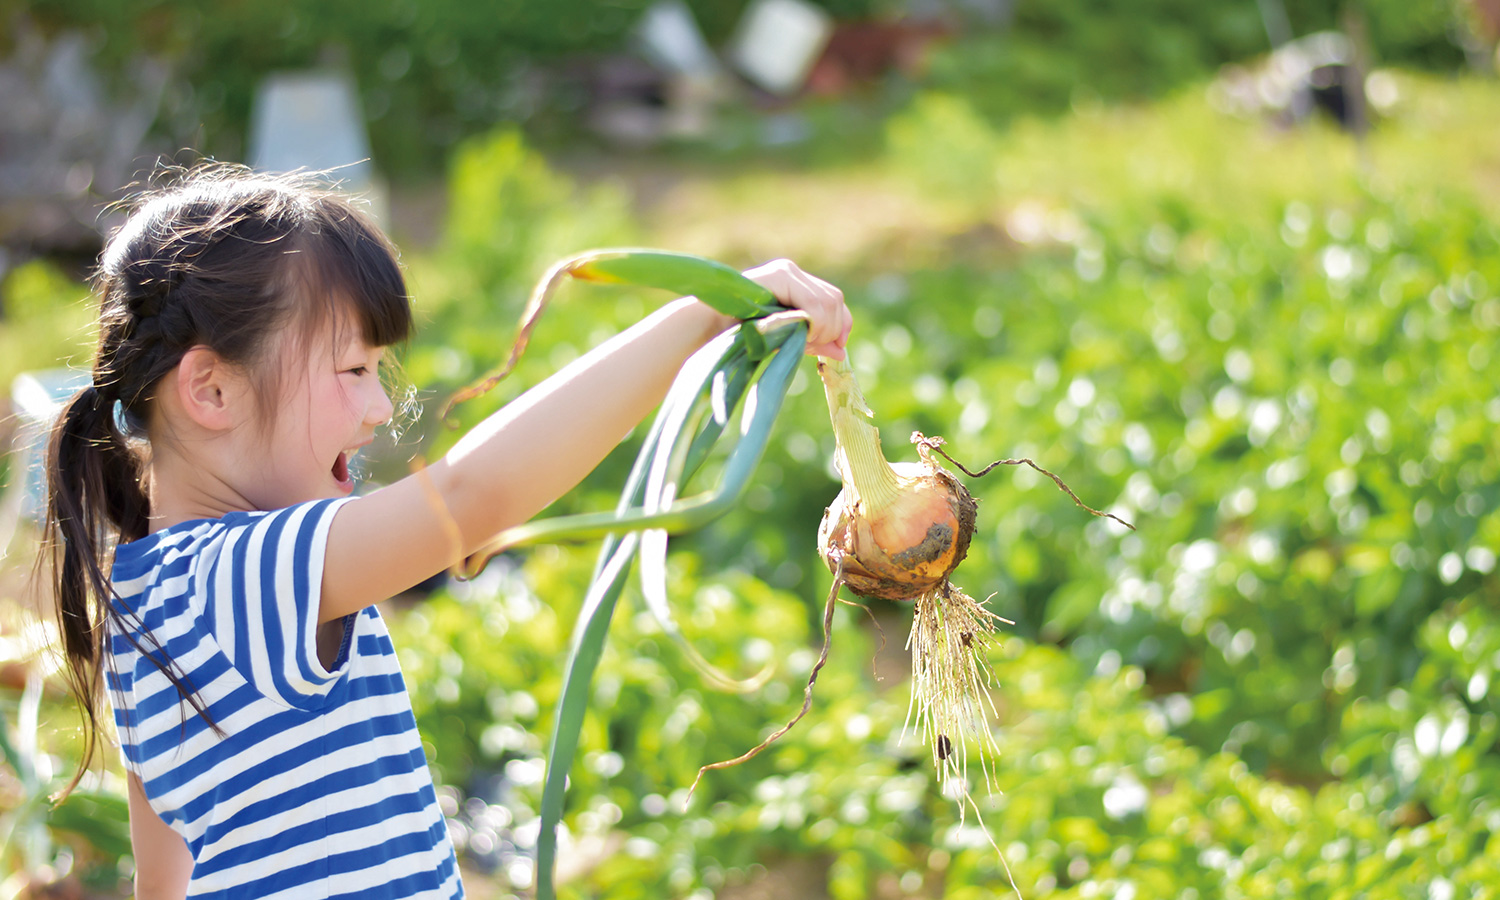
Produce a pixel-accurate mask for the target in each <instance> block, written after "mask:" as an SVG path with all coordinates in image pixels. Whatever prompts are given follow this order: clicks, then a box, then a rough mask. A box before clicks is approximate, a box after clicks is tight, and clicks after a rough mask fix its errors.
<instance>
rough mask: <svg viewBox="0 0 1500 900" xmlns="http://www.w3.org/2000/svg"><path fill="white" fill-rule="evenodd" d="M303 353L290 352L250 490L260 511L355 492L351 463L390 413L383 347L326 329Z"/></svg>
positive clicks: (351, 331) (355, 333) (346, 331)
mask: <svg viewBox="0 0 1500 900" xmlns="http://www.w3.org/2000/svg"><path fill="white" fill-rule="evenodd" d="M307 344H308V347H307V349H308V352H307V353H306V354H301V353H297V352H295V351H294V350H290V349H288V350H286V351H284V352H285V353H286V356H287V358H288V367H289V371H288V373H287V374H288V375H289V376H290V377H289V378H287V379H286V381H285V382H284V383H283V385H282V402H281V403H280V404H279V405H278V407H277V409H276V410H275V420H274V421H273V422H272V425H271V428H270V430H269V433H266V434H264V435H263V436H264V438H265V445H264V449H263V450H262V455H261V465H260V466H258V467H257V468H259V469H260V471H259V472H258V480H259V481H260V484H259V485H256V484H249V485H246V487H245V488H244V491H245V492H246V499H248V500H250V501H251V502H252V503H253V504H254V505H255V507H256V508H258V509H281V508H283V507H286V506H291V505H293V504H295V503H301V502H305V501H308V500H318V499H324V498H329V497H342V496H345V495H347V494H349V493H350V492H352V491H353V490H354V480H353V478H352V477H351V475H350V472H349V460H350V458H351V457H352V456H353V455H354V454H355V453H356V452H357V451H358V450H359V449H360V448H361V447H363V446H365V445H366V444H368V443H370V442H371V441H373V440H374V439H375V429H376V427H377V426H379V425H383V424H385V423H386V422H389V421H390V419H391V414H392V412H393V407H392V405H391V400H390V397H389V396H388V395H387V394H386V391H385V387H384V385H382V384H381V380H380V364H381V361H382V359H383V357H384V355H385V348H384V347H371V346H369V345H368V344H366V343H365V341H364V338H363V337H362V335H361V333H360V330H359V329H358V328H355V327H344V328H337V329H335V328H331V327H330V328H327V329H325V334H324V335H322V336H321V337H320V338H319V339H317V340H313V341H309V342H307Z"/></svg>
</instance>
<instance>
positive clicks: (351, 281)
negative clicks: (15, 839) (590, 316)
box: [48, 168, 850, 900]
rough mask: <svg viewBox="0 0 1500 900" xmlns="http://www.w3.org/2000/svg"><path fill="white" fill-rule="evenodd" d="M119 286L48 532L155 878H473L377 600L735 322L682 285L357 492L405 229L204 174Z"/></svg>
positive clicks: (819, 305)
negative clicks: (459, 858)
mask: <svg viewBox="0 0 1500 900" xmlns="http://www.w3.org/2000/svg"><path fill="white" fill-rule="evenodd" d="M747 274H748V275H749V276H750V277H752V278H754V279H755V280H757V281H759V282H760V283H761V284H764V285H765V286H767V287H768V288H770V289H771V290H772V291H773V293H775V294H776V296H777V297H778V298H779V299H780V300H781V301H782V302H783V303H784V304H786V305H788V306H792V307H796V308H799V309H802V310H805V311H806V312H807V314H808V316H809V319H810V326H809V327H810V336H809V346H810V348H811V349H810V352H815V353H819V354H823V355H827V356H832V357H838V358H842V356H843V347H844V344H845V342H846V341H847V339H848V333H849V327H850V316H849V312H848V309H847V308H846V307H845V305H844V302H843V297H842V295H841V294H840V293H839V291H838V290H837V289H835V288H833V287H832V286H830V285H828V284H826V283H825V282H822V281H820V280H818V279H816V278H814V277H812V276H810V275H808V274H806V273H805V272H803V271H801V270H800V269H798V268H797V267H796V266H794V265H792V264H791V263H788V262H785V261H780V262H776V263H771V264H768V265H766V266H762V267H760V268H758V269H754V270H752V271H750V272H749V273H747ZM96 290H97V293H98V296H99V299H100V314H99V345H98V349H97V353H96V356H95V359H94V365H93V383H92V385H91V386H89V387H87V388H85V389H84V390H83V391H82V392H80V393H79V394H78V395H77V396H76V397H75V398H74V399H73V400H72V401H71V402H70V403H69V404H68V406H67V408H66V409H65V411H64V413H63V414H62V417H61V419H60V421H59V423H58V425H57V428H56V430H55V433H54V436H53V440H52V447H51V453H50V458H49V463H48V477H49V487H50V499H49V521H48V535H49V547H50V549H51V561H52V571H53V577H54V583H55V588H56V597H57V604H58V607H57V613H58V620H59V624H60V626H61V629H62V634H63V638H64V647H65V651H66V656H67V662H68V671H69V676H70V680H71V683H72V687H73V689H74V691H75V693H76V694H77V696H78V698H79V701H80V703H81V705H82V706H83V708H84V710H85V712H86V714H87V716H88V723H87V724H88V728H87V730H86V731H87V735H88V746H87V747H86V754H85V760H84V763H85V765H87V764H88V762H89V759H90V758H91V757H92V755H93V753H94V752H95V750H96V736H97V730H98V728H97V726H98V722H97V716H98V715H99V714H101V713H102V705H101V703H100V696H101V694H104V695H107V696H108V699H109V702H110V705H111V706H112V707H113V711H114V720H115V723H116V726H117V730H118V733H119V737H120V743H121V749H122V753H123V757H124V763H125V768H126V771H127V775H128V781H129V799H130V829H131V839H132V843H133V846H134V852H135V862H136V890H137V896H138V897H139V898H141V900H151V898H157V897H174V898H180V897H183V896H185V895H188V894H191V895H192V896H195V897H197V896H214V897H255V898H270V897H286V898H292V897H295V898H307V897H335V896H355V895H358V896H360V897H362V898H371V900H372V898H381V897H423V898H429V897H431V898H436V897H443V898H448V897H455V896H461V895H462V893H463V888H462V886H461V884H460V882H459V876H458V871H457V865H456V862H455V859H454V853H453V848H452V845H451V844H450V843H449V840H448V834H447V829H446V826H445V824H444V820H443V817H442V814H441V812H440V811H439V809H438V804H437V802H436V797H435V795H434V792H433V787H432V780H431V777H430V775H429V774H428V770H427V764H426V760H425V758H424V756H423V752H422V745H421V741H420V738H419V736H418V734H417V730H416V722H415V720H414V718H413V716H412V712H411V706H410V703H409V701H408V699H407V695H406V690H405V686H404V685H403V683H402V680H401V673H400V671H399V669H398V667H397V664H396V657H395V655H394V651H393V649H392V647H391V642H390V639H389V637H388V636H387V633H386V630H385V627H384V625H383V624H382V623H381V619H380V615H379V613H378V611H377V610H376V607H375V605H374V604H376V603H378V602H379V601H381V600H383V599H385V598H387V597H390V596H392V595H393V594H396V593H398V592H400V591H403V590H405V589H407V588H409V587H411V586H412V585H415V584H417V583H418V582H420V581H422V580H423V579H425V578H428V577H430V576H431V575H433V574H434V573H437V572H439V571H441V570H443V569H444V568H446V567H447V566H448V565H449V564H450V563H451V562H452V561H453V558H454V546H453V543H452V541H453V537H452V535H453V528H454V526H456V527H457V529H458V533H459V535H460V536H461V539H462V542H463V552H464V553H465V554H467V553H470V552H473V551H474V550H476V549H478V548H479V547H480V546H481V545H482V544H483V543H484V542H485V541H486V540H487V539H488V538H490V537H491V536H493V535H494V534H496V533H497V532H499V531H501V530H502V529H504V528H507V527H509V526H512V525H516V524H519V523H521V522H523V521H525V520H526V519H528V518H530V517H531V516H533V515H535V514H536V513H537V512H539V511H541V510H542V509H543V508H544V507H545V506H547V505H548V504H549V503H551V502H552V501H553V500H555V499H556V498H557V497H559V496H560V495H561V494H563V493H564V492H566V491H567V490H569V489H570V488H571V487H573V486H574V485H575V484H576V483H577V482H578V481H580V480H581V479H582V478H583V476H584V475H585V474H587V473H588V471H589V470H590V469H592V468H593V467H594V466H595V465H596V464H597V463H598V462H599V461H600V460H601V459H603V457H604V456H605V454H606V453H608V452H609V450H610V449H611V448H612V447H613V446H614V445H615V444H616V443H617V442H618V441H619V440H621V439H622V438H623V437H624V435H625V434H626V433H627V432H629V431H630V429H631V428H632V427H633V426H634V425H635V424H636V423H637V422H638V421H639V420H640V419H641V418H642V417H643V416H644V415H645V414H646V413H647V412H648V411H650V409H651V408H652V407H653V406H654V405H655V404H656V403H657V402H658V401H659V400H660V399H661V397H662V396H663V395H664V394H665V392H666V388H667V386H668V385H669V383H670V382H671V379H672V378H673V376H674V374H675V372H676V370H677V369H678V368H679V367H680V365H681V364H682V362H683V361H684V360H685V359H686V358H687V357H688V356H689V355H690V354H691V353H692V352H693V351H694V350H696V349H697V348H698V347H700V346H701V345H702V344H704V343H705V342H706V341H707V340H708V339H709V338H711V337H712V336H714V335H715V334H717V333H718V332H720V331H722V330H723V329H725V328H728V327H730V326H731V325H732V324H733V322H732V320H730V319H728V318H726V317H724V316H722V315H720V314H719V313H717V312H715V311H713V310H712V309H710V308H709V307H707V306H706V305H704V304H702V303H699V302H698V301H696V300H695V299H693V298H691V297H689V298H684V299H682V300H678V301H676V302H674V303H671V304H669V305H667V306H666V307H665V308H663V309H662V310H660V311H658V312H657V313H655V314H653V315H651V316H648V317H647V318H646V319H644V320H643V321H641V322H640V323H638V324H637V325H635V326H634V327H632V328H631V329H629V330H627V331H626V332H624V333H623V334H621V335H619V336H618V337H616V338H614V339H612V340H610V341H608V342H606V343H605V344H603V345H601V346H600V347H598V348H596V349H595V350H594V351H592V352H591V353H589V354H588V355H586V356H584V357H582V358H581V359H579V360H578V361H577V362H575V363H573V364H571V365H569V366H568V367H566V368H565V369H564V370H562V371H561V372H559V373H557V374H556V375H554V376H553V377H552V378H550V379H548V380H547V381H545V382H543V383H542V384H541V385H539V386H537V387H536V388H534V389H532V390H531V391H529V392H528V393H527V394H525V395H524V396H522V397H521V398H519V399H518V400H516V401H515V402H513V403H511V404H510V405H509V406H507V407H506V408H504V409H502V410H501V411H499V412H498V413H496V414H494V415H493V416H491V417H490V418H489V419H487V420H486V421H484V422H483V423H482V424H480V425H479V426H478V427H477V428H475V429H474V430H473V431H472V432H470V433H469V434H467V435H465V436H464V437H463V438H462V439H461V440H460V441H459V442H458V444H457V445H456V446H455V447H454V448H453V450H452V451H451V452H450V453H448V455H447V456H446V457H444V458H443V459H442V460H440V461H438V462H437V463H435V464H433V465H431V466H429V467H428V468H427V469H426V471H425V473H424V474H422V475H419V476H413V477H411V478H407V479H406V480H404V481H401V482H398V483H396V484H392V485H390V486H389V487H385V488H382V489H380V490H378V491H375V492H374V493H371V494H369V495H368V496H362V497H358V498H355V497H352V496H351V492H352V491H353V487H354V485H353V482H352V480H351V478H350V474H349V472H350V464H349V460H350V457H352V456H353V455H354V454H355V453H356V452H358V450H359V449H360V448H361V447H363V446H364V445H365V444H368V443H369V442H370V441H371V440H372V439H373V436H374V433H375V429H376V428H378V427H379V426H381V425H383V424H385V423H386V422H387V421H388V420H389V419H390V417H391V414H392V406H391V402H390V400H389V399H388V398H387V396H386V392H385V390H384V388H383V387H382V384H381V378H380V369H381V365H382V363H383V362H384V361H385V356H386V348H387V347H389V346H391V345H393V344H397V343H400V342H401V341H403V340H405V339H406V337H407V336H408V334H409V332H410V330H411V327H412V318H411V308H410V304H409V301H408V297H407V293H406V287H405V284H404V282H403V278H402V273H401V270H400V267H399V265H398V263H397V261H396V256H395V253H394V251H393V250H392V248H391V246H390V245H389V244H388V243H387V242H386V240H385V239H384V238H383V237H382V235H380V234H379V233H378V232H377V231H376V229H375V228H373V227H372V226H371V225H370V224H369V222H367V221H366V220H365V219H364V218H363V217H362V216H361V215H360V214H359V213H358V212H356V211H355V210H354V209H352V208H351V207H350V206H349V205H348V204H347V203H346V202H344V201H343V200H341V199H339V198H338V197H337V196H335V195H333V194H331V193H328V192H324V191H320V190H317V189H314V188H313V187H311V186H309V185H308V184H306V183H303V182H299V181H295V180H291V179H286V178H280V179H271V178H265V177H259V176H253V175H251V174H249V173H247V172H244V171H240V170H235V169H227V168H215V169H212V170H200V171H199V172H197V173H194V174H192V175H190V176H189V177H187V178H186V179H184V180H183V181H182V182H181V183H180V184H178V185H177V186H175V187H172V188H170V189H168V190H165V191H163V192H160V193H158V194H156V195H155V196H149V197H147V198H144V200H143V201H142V202H141V203H140V204H139V205H138V206H137V208H136V209H135V211H134V213H133V214H132V215H131V216H130V218H129V219H128V221H127V222H126V224H125V225H124V226H123V227H122V228H121V229H120V230H119V232H118V233H116V234H115V235H114V236H113V237H112V238H111V239H110V240H109V242H108V244H107V245H106V247H105V250H104V253H103V255H102V256H101V259H100V266H99V270H98V273H97V277H96ZM537 435H546V436H547V440H546V441H545V443H543V442H541V441H537V440H536V439H535V437H536V436H537ZM520 473H524V475H522V474H520ZM434 492H436V494H435V496H436V497H437V498H440V499H441V502H442V505H443V506H444V507H446V509H440V508H438V507H437V505H436V503H435V497H434ZM80 773H81V770H80ZM75 783H76V779H75Z"/></svg>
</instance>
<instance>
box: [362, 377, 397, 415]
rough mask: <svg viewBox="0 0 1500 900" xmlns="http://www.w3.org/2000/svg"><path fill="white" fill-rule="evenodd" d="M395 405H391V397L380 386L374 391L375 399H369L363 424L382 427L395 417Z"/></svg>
mask: <svg viewBox="0 0 1500 900" xmlns="http://www.w3.org/2000/svg"><path fill="white" fill-rule="evenodd" d="M395 413H396V407H395V404H393V403H391V397H390V395H389V394H387V393H386V391H385V388H384V387H383V386H382V387H380V388H377V389H376V391H375V397H373V398H372V399H371V402H370V404H369V406H367V407H366V408H365V422H366V423H368V424H370V425H384V424H386V423H387V422H389V421H390V420H391V416H393V415H395Z"/></svg>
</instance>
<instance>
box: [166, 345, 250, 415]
mask: <svg viewBox="0 0 1500 900" xmlns="http://www.w3.org/2000/svg"><path fill="white" fill-rule="evenodd" d="M176 375H177V378H176V381H177V384H176V388H177V391H176V393H177V402H178V403H179V404H181V406H182V409H183V411H184V412H186V413H187V415H188V418H190V419H192V421H193V422H195V423H197V424H198V425H200V426H202V427H203V428H207V429H209V430H211V431H222V430H226V429H229V428H233V427H235V426H236V425H238V424H239V423H240V422H241V421H242V420H243V418H244V416H245V408H244V405H245V402H246V401H247V399H248V398H249V391H248V388H249V385H248V384H247V382H246V380H245V377H244V375H243V374H241V373H240V372H239V371H238V370H237V369H236V367H234V366H232V365H230V364H229V363H227V362H225V361H224V360H223V359H221V358H220V357H219V355H218V354H217V353H215V352H213V351H212V350H210V349H208V348H207V347H204V346H201V345H200V346H197V347H194V348H192V349H191V350H189V351H187V352H186V353H184V354H182V359H181V360H179V361H178V363H177V371H176Z"/></svg>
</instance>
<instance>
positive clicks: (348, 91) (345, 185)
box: [249, 70, 386, 221]
mask: <svg viewBox="0 0 1500 900" xmlns="http://www.w3.org/2000/svg"><path fill="white" fill-rule="evenodd" d="M249 158H250V159H249V161H250V165H251V167H253V168H255V169H258V170H260V171H262V172H295V171H298V170H308V171H312V172H317V173H321V174H324V175H325V177H326V178H327V179H328V180H329V181H330V182H332V183H334V184H336V185H338V187H339V189H340V190H343V191H346V192H348V193H350V194H354V195H358V196H361V197H364V198H365V199H366V200H367V201H368V203H369V205H370V212H371V213H372V214H373V215H374V216H375V218H376V219H377V220H382V221H384V220H385V218H386V216H385V212H386V210H385V190H384V186H383V185H382V184H381V183H380V182H379V181H378V179H377V178H376V174H375V165H374V163H373V162H371V160H370V139H369V135H368V132H367V131H366V129H365V120H364V115H363V113H361V111H360V106H359V97H358V95H357V93H356V92H355V88H354V82H353V80H352V79H351V78H350V77H349V76H348V75H345V74H343V73H341V72H336V71H326V70H314V71H308V72H287V73H282V74H278V75H272V76H269V77H268V78H266V80H265V81H263V82H261V84H260V86H259V87H258V88H257V89H256V92H255V109H254V111H253V113H252V114H251V121H250V153H249Z"/></svg>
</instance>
